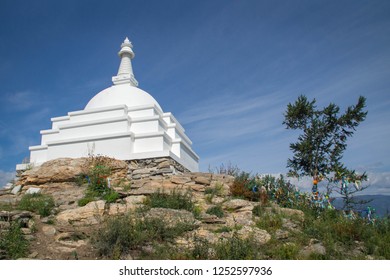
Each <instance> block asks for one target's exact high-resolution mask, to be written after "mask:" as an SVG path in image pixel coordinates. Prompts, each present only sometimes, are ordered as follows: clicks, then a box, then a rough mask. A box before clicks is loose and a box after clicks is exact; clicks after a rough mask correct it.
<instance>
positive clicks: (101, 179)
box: [78, 157, 119, 206]
mask: <svg viewBox="0 0 390 280" xmlns="http://www.w3.org/2000/svg"><path fill="white" fill-rule="evenodd" d="M108 160H109V159H108V158H106V157H92V158H91V159H90V161H91V162H92V166H91V168H90V169H89V170H88V171H87V172H86V174H87V175H85V178H86V179H87V182H88V187H87V190H86V192H85V195H84V197H83V198H82V199H80V200H79V201H78V205H79V206H84V205H86V204H88V203H89V202H91V201H94V200H98V199H104V200H106V201H107V202H108V203H111V202H115V201H116V200H117V199H118V198H119V194H118V193H117V192H116V191H115V190H113V189H112V188H110V187H109V185H108V177H109V176H110V174H111V168H110V167H108V166H106V165H105V164H106V162H107V161H108Z"/></svg>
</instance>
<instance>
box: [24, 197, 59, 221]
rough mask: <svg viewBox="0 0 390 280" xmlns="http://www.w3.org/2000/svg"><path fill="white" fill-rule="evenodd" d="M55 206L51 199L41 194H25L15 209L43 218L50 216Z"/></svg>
mask: <svg viewBox="0 0 390 280" xmlns="http://www.w3.org/2000/svg"><path fill="white" fill-rule="evenodd" d="M54 206H55V204H54V199H53V197H51V196H49V195H45V194H41V193H35V194H25V195H24V196H23V197H22V199H21V200H20V202H19V204H18V206H17V208H18V209H19V210H27V211H31V212H34V213H37V214H39V215H41V216H43V217H47V216H49V215H50V214H51V211H52V210H53V208H54Z"/></svg>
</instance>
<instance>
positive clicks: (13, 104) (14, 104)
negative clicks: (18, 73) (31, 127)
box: [3, 91, 38, 111]
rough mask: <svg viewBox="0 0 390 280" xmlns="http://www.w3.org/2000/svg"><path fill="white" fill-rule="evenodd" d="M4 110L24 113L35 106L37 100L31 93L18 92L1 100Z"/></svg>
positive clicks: (6, 95)
mask: <svg viewBox="0 0 390 280" xmlns="http://www.w3.org/2000/svg"><path fill="white" fill-rule="evenodd" d="M3 102H4V103H5V105H6V106H5V108H9V109H11V110H15V111H24V110H27V109H29V108H31V107H32V106H33V105H35V104H36V103H37V102H38V100H37V99H36V97H35V96H34V94H33V93H32V92H31V91H19V92H13V93H8V94H5V97H4V98H3Z"/></svg>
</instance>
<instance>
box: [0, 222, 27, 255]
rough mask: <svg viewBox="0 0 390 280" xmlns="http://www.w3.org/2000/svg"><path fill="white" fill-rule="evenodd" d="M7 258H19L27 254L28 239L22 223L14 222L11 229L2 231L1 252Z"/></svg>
mask: <svg viewBox="0 0 390 280" xmlns="http://www.w3.org/2000/svg"><path fill="white" fill-rule="evenodd" d="M2 251H3V252H4V253H5V256H4V257H5V258H6V259H19V258H23V257H26V256H27V253H28V241H27V240H26V239H25V238H24V236H23V233H22V231H21V229H20V224H19V223H17V222H13V223H12V224H11V226H10V228H9V229H7V230H5V231H0V252H2Z"/></svg>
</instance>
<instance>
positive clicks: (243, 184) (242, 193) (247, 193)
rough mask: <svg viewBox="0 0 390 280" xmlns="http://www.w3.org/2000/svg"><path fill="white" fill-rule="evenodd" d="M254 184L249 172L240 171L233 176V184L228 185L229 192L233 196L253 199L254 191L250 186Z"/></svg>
mask: <svg viewBox="0 0 390 280" xmlns="http://www.w3.org/2000/svg"><path fill="white" fill-rule="evenodd" d="M254 185H255V181H254V179H253V178H251V176H250V173H247V172H244V171H242V172H241V173H240V174H239V175H238V176H236V177H235V179H234V182H233V185H232V186H231V187H230V192H231V193H232V195H233V196H235V197H239V198H245V199H250V200H253V199H254V193H253V191H252V187H253V186H254Z"/></svg>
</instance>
